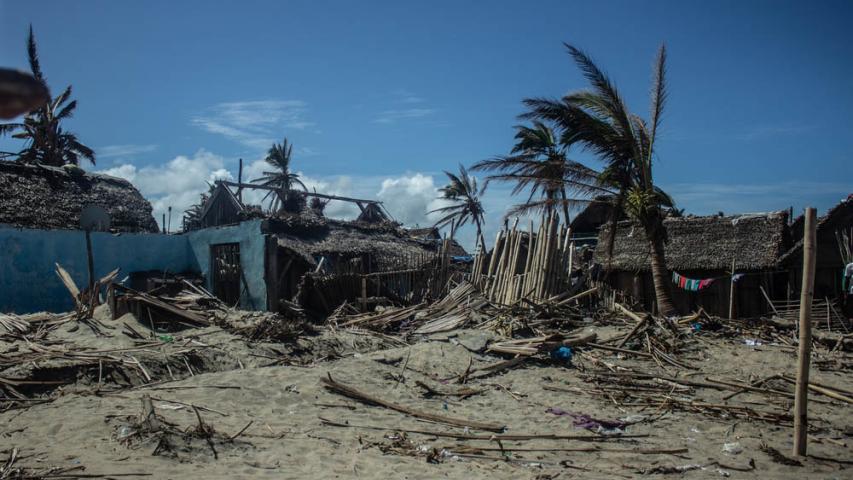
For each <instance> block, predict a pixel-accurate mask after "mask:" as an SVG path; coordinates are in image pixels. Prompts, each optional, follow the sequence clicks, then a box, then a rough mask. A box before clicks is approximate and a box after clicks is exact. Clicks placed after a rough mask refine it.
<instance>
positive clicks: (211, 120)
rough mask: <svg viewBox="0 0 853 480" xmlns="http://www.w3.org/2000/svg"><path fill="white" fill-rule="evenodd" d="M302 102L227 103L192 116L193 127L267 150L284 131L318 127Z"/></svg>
mask: <svg viewBox="0 0 853 480" xmlns="http://www.w3.org/2000/svg"><path fill="white" fill-rule="evenodd" d="M306 111H307V104H306V103H305V102H303V101H301V100H257V101H245V102H226V103H220V104H217V105H214V106H213V107H210V108H208V109H207V110H206V111H205V112H203V113H202V114H200V115H197V116H195V117H193V119H192V124H193V125H196V126H198V127H201V128H203V129H205V130H207V131H208V132H210V133H215V134H218V135H222V136H224V137H226V138H228V139H230V140H233V141H236V142H239V143H241V144H243V145H246V146H248V147H251V148H256V149H265V148H268V147H269V146H270V145H271V144H272V143H273V142H274V141H279V137H280V136H281V130H282V129H283V128H289V129H295V130H304V129H306V128H310V127H313V126H315V125H316V123H314V122H312V121H309V120H307V119H306V118H305V114H306Z"/></svg>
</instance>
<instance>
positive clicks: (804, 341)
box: [794, 207, 817, 456]
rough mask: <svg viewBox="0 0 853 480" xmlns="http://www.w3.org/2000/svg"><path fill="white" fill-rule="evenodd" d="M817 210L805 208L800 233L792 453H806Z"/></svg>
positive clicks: (801, 454)
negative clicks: (798, 327) (801, 278)
mask: <svg viewBox="0 0 853 480" xmlns="http://www.w3.org/2000/svg"><path fill="white" fill-rule="evenodd" d="M815 217H816V211H815V209H814V208H811V207H809V208H807V209H806V219H805V220H806V221H805V232H804V233H803V286H802V289H801V290H800V345H799V347H800V348H799V355H798V357H797V389H796V392H795V395H794V455H796V456H803V455H805V454H806V446H807V442H806V434H807V433H808V429H809V422H808V391H809V363H810V360H811V346H812V319H811V314H812V299H813V298H814V274H815V251H816V250H817V245H816V242H815V240H816V228H817V225H816V222H815Z"/></svg>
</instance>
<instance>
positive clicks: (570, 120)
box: [522, 44, 675, 315]
mask: <svg viewBox="0 0 853 480" xmlns="http://www.w3.org/2000/svg"><path fill="white" fill-rule="evenodd" d="M565 46H566V48H567V49H568V51H569V54H570V55H571V57H572V58H573V59H574V61H575V63H576V64H577V66H578V67H579V68H580V70H581V73H582V74H583V75H584V77H585V78H586V79H587V81H588V82H589V84H590V87H589V89H586V90H581V91H576V92H571V93H569V94H567V95H565V96H563V97H562V98H559V99H554V98H530V99H526V100H524V103H525V105H526V106H527V108H528V112H527V113H525V114H524V115H522V118H526V119H536V120H542V121H549V122H552V123H553V124H554V125H555V126H556V128H557V130H558V131H559V134H560V143H561V144H563V145H580V146H582V147H584V148H585V149H587V150H588V151H590V152H592V153H593V154H595V155H596V156H597V157H598V159H600V160H601V161H602V163H603V164H604V168H603V169H602V172H601V174H600V176H599V180H600V181H601V182H602V183H603V184H605V185H607V186H609V187H610V188H612V189H613V190H614V191H615V192H616V194H615V196H614V197H613V204H614V207H615V208H614V210H613V216H612V218H611V222H610V232H615V227H616V221H617V219H618V218H619V213H620V212H624V213H626V214H627V215H628V217H629V218H631V219H632V220H634V221H636V222H637V223H639V224H640V225H641V226H642V227H643V229H644V231H645V233H646V238H647V239H648V240H649V258H650V260H651V268H652V278H653V281H654V286H655V294H656V297H657V298H656V300H657V306H658V310H659V311H660V312H661V313H663V314H665V315H670V314H673V313H674V312H675V308H674V307H673V303H672V293H671V286H670V284H669V276H668V274H667V269H666V261H665V244H666V241H667V236H666V229H665V228H664V225H663V218H664V212H665V209H667V208H671V207H672V206H673V202H672V199H671V198H670V197H669V195H667V194H666V193H665V192H664V191H663V190H661V189H660V188H658V187H657V186H655V184H654V179H653V176H652V173H653V172H652V165H653V162H654V160H655V146H656V144H655V142H656V140H657V134H658V130H659V128H660V123H661V116H662V114H663V108H664V104H665V103H666V97H667V90H666V82H665V75H666V49H665V47H664V46H661V48H660V50H659V51H658V55H657V59H656V61H655V64H654V72H653V78H652V88H651V109H650V113H649V119H648V121H646V120H644V119H643V118H641V117H640V116H638V115H635V114H633V113H631V112H630V111H629V110H628V108H627V106H626V105H625V102H624V100H623V99H622V96H621V95H620V94H619V91H618V90H617V89H616V86H615V85H614V84H613V83H612V82H611V80H610V79H609V78H608V76H607V75H606V74H605V73H604V72H603V71H602V70H601V69H600V68H599V67H598V66H597V65H596V64H595V63H594V62H593V61H592V59H591V58H590V57H589V56H588V55H587V54H586V53H584V52H582V51H581V50H579V49H577V48H575V47H573V46H571V45H568V44H565ZM613 237H614V235H612V234H611V235H610V239H609V249H608V250H609V251H610V252H611V254H612V249H613Z"/></svg>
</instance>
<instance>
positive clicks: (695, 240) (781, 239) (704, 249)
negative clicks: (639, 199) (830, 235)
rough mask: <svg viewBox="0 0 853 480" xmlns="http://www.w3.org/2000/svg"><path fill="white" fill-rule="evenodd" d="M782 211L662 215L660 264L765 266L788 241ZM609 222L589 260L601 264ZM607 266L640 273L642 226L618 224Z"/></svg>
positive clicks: (644, 261)
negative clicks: (663, 252)
mask: <svg viewBox="0 0 853 480" xmlns="http://www.w3.org/2000/svg"><path fill="white" fill-rule="evenodd" d="M787 223H788V214H787V212H784V211H782V212H774V213H763V214H749V215H737V216H728V217H721V216H709V217H683V218H667V219H666V220H664V226H665V227H666V230H667V234H668V237H669V242H668V243H667V245H666V264H667V267H668V268H669V269H671V270H729V269H731V266H732V259H734V260H735V268H737V269H739V270H765V269H772V268H775V267H777V266H778V265H779V263H780V260H781V256H782V254H783V253H784V252H785V251H787V249H788V248H789V247H790V245H791V240H790V234H789V232H788V228H787ZM609 233H610V228H609V226H607V225H605V226H603V227H602V229H601V234H600V235H599V241H598V245H597V246H596V250H595V260H596V261H597V262H599V263H601V264H604V265H606V264H607V260H608V256H607V246H608V241H607V239H608V235H609ZM611 266H612V268H613V269H615V270H628V271H641V270H648V269H649V268H650V267H649V244H648V241H647V240H646V236H645V233H644V231H643V229H642V227H640V226H638V225H635V224H633V223H632V222H630V221H623V222H619V224H618V226H617V229H616V239H615V242H614V248H613V257H612V264H611Z"/></svg>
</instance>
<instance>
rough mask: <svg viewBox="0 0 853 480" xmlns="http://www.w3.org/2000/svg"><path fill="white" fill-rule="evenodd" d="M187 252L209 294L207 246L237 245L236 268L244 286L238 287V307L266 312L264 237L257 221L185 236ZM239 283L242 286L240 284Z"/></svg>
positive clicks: (259, 222) (208, 250)
mask: <svg viewBox="0 0 853 480" xmlns="http://www.w3.org/2000/svg"><path fill="white" fill-rule="evenodd" d="M186 237H187V238H188V239H189V249H190V252H191V253H192V255H193V261H194V262H195V265H196V266H197V268H198V270H199V271H200V272H201V273H202V274H203V275H204V278H205V279H206V281H207V289H208V290H212V289H213V286H212V285H211V279H210V246H211V245H216V244H219V243H239V244H240V265H241V267H242V268H243V274H244V275H245V278H246V285H248V292H249V295H246V290H245V288H246V287H245V286H244V285H241V286H240V290H241V292H242V293H243V295H241V296H240V307H241V308H244V309H247V310H266V309H267V285H266V281H265V279H264V274H265V268H264V249H265V246H264V238H265V237H264V234H263V233H261V220H250V221H247V222H242V223H239V224H236V225H228V226H223V227H212V228H205V229H203V230H195V231H193V232H190V233H188V234H186ZM241 283H242V282H241Z"/></svg>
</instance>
